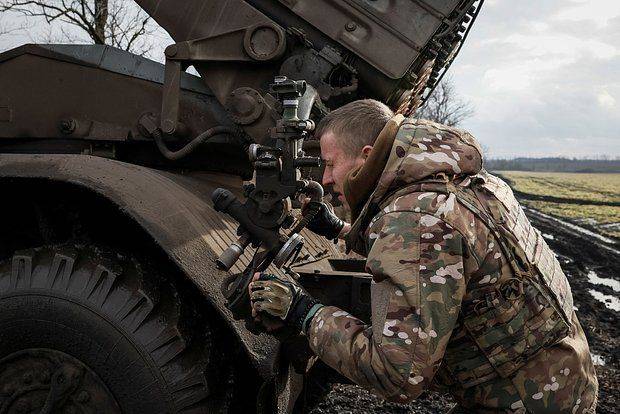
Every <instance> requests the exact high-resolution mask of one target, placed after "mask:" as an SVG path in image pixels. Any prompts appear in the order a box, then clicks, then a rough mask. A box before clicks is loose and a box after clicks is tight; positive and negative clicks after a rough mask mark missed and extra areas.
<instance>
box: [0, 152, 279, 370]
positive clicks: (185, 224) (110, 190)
mask: <svg viewBox="0 0 620 414" xmlns="http://www.w3.org/2000/svg"><path fill="white" fill-rule="evenodd" d="M4 178H32V179H46V180H51V181H54V182H64V183H70V184H72V185H75V186H79V187H83V188H85V189H88V190H90V191H93V192H96V193H97V194H99V195H100V196H103V197H105V198H106V199H107V200H109V201H111V202H112V203H114V204H115V205H116V206H117V207H118V208H119V210H120V211H121V212H122V213H124V214H126V215H127V216H129V217H130V218H131V219H132V220H134V221H135V222H136V223H138V224H139V225H140V227H141V228H142V229H143V230H144V231H145V232H147V233H148V234H149V235H150V237H151V238H152V239H153V240H154V242H155V243H156V244H157V245H158V246H159V247H160V248H161V249H162V250H163V251H165V253H166V254H167V255H168V257H169V258H170V259H171V260H172V261H173V262H174V263H175V264H176V266H178V268H179V269H180V270H181V271H182V272H183V273H184V274H185V275H186V276H187V277H188V278H189V279H190V280H191V281H192V282H193V283H194V284H195V285H196V286H197V287H198V289H200V291H201V292H202V294H203V295H204V297H205V298H206V299H207V300H208V301H209V302H210V303H211V305H212V306H213V308H215V309H216V310H217V312H219V314H220V315H221V317H222V319H223V320H224V321H226V323H227V324H228V325H229V326H230V328H231V329H232V331H233V332H234V334H235V335H236V337H238V338H239V341H240V343H241V344H242V345H243V347H244V348H245V351H246V352H247V354H248V356H249V358H250V360H251V362H252V364H253V365H254V367H255V368H256V369H257V371H258V373H259V375H261V376H262V377H263V378H270V377H272V376H273V375H274V374H275V372H276V367H275V361H276V358H277V355H278V351H279V343H278V341H277V340H275V339H274V338H273V337H272V336H270V335H267V334H260V335H254V334H251V333H250V332H249V331H247V329H246V328H245V326H244V323H243V322H242V321H241V322H240V321H236V320H234V319H233V318H232V315H231V313H230V311H229V310H228V309H227V308H226V306H225V299H224V297H223V295H222V293H221V291H220V285H221V281H222V280H223V279H224V278H225V277H226V276H227V275H228V272H225V271H221V270H219V269H218V268H217V267H216V265H215V263H214V259H215V258H216V257H217V256H218V255H219V254H220V253H221V252H222V251H223V250H224V249H225V248H227V247H228V246H230V244H231V243H232V242H233V241H235V240H236V238H237V237H236V225H235V224H234V223H233V222H232V220H231V219H229V218H228V217H227V216H226V215H224V214H221V213H218V212H215V211H214V210H213V207H212V205H211V197H210V195H211V192H212V191H213V190H214V189H215V188H217V187H226V188H228V189H230V190H231V191H236V192H238V191H239V190H240V188H241V184H242V182H241V179H240V178H238V177H234V176H231V175H224V174H213V173H210V174H196V175H193V176H187V175H181V174H175V173H170V172H164V171H159V170H155V169H152V168H147V167H142V166H138V165H134V164H129V163H124V162H120V161H115V160H111V159H106V158H100V157H95V156H89V155H66V154H59V155H37V154H1V155H0V179H4ZM249 260H250V258H249V257H248V255H247V254H246V255H244V256H243V257H242V258H241V259H240V260H239V262H240V263H238V264H237V265H236V266H235V267H234V268H233V269H231V272H239V271H241V270H242V269H243V267H245V265H246V264H247V263H248V261H249Z"/></svg>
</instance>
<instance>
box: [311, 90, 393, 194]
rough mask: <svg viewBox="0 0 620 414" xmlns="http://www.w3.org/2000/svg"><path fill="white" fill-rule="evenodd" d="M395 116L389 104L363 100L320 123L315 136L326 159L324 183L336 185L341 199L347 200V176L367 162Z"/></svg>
mask: <svg viewBox="0 0 620 414" xmlns="http://www.w3.org/2000/svg"><path fill="white" fill-rule="evenodd" d="M393 116H394V113H393V112H392V111H391V110H390V108H388V107H387V106H386V105H385V104H383V103H381V102H379V101H375V100H374V99H363V100H359V101H354V102H351V103H348V104H346V105H344V106H342V107H340V108H338V109H336V110H334V111H332V112H330V113H329V114H328V115H327V116H326V117H325V118H323V119H322V120H321V122H319V124H318V125H317V128H316V132H315V136H316V137H317V138H319V139H320V142H321V157H322V158H323V160H324V162H325V172H324V173H323V185H332V186H333V189H334V193H336V195H337V196H338V199H339V200H340V201H342V202H345V203H346V200H345V199H344V195H343V189H342V186H343V183H344V180H345V179H346V177H347V175H348V174H349V172H351V171H352V170H354V169H356V168H358V167H359V166H360V165H362V164H363V163H364V162H365V161H366V158H368V155H369V154H370V151H372V146H373V144H374V143H375V140H376V139H377V136H378V135H379V133H380V132H381V130H382V129H383V127H385V124H386V123H387V122H388V121H389V120H390V119H391V118H392V117H393Z"/></svg>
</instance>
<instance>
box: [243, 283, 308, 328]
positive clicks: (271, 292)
mask: <svg viewBox="0 0 620 414" xmlns="http://www.w3.org/2000/svg"><path fill="white" fill-rule="evenodd" d="M248 288H249V289H250V301H251V304H252V315H253V316H254V317H255V319H256V318H260V319H257V320H260V322H261V323H262V324H263V326H265V328H266V329H267V330H268V331H270V332H273V331H275V330H277V329H278V328H277V327H276V325H277V324H274V321H273V319H275V320H276V321H279V322H280V323H281V324H282V325H283V327H286V328H288V329H287V331H288V332H287V333H288V335H298V334H299V333H301V332H302V329H303V328H304V322H307V321H306V317H307V316H308V313H309V312H310V311H311V310H312V309H313V308H314V307H315V305H318V302H317V301H316V300H315V299H314V298H312V296H310V295H309V294H308V292H306V291H305V290H304V289H303V288H302V287H301V286H300V285H299V284H297V283H296V282H294V281H291V280H287V279H283V278H279V277H277V276H275V275H272V274H269V273H256V274H255V275H254V278H253V279H252V282H251V283H250V285H249V287H248ZM314 310H315V311H316V308H315V309H314Z"/></svg>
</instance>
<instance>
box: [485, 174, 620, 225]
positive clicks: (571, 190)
mask: <svg viewBox="0 0 620 414" xmlns="http://www.w3.org/2000/svg"><path fill="white" fill-rule="evenodd" d="M494 173H495V174H497V175H499V176H501V177H503V178H504V179H506V180H507V181H508V182H509V183H510V185H511V186H512V188H513V189H514V190H515V192H520V193H523V194H521V195H520V196H519V195H518V196H519V198H520V199H521V201H522V203H523V204H524V205H526V206H528V207H531V208H535V209H537V210H540V211H542V212H544V213H547V214H551V215H554V216H556V217H559V218H563V219H569V220H571V221H573V222H577V223H580V224H585V225H588V226H591V227H594V228H596V229H597V230H598V231H599V232H600V233H601V234H604V235H607V236H614V237H620V207H619V206H618V205H615V206H614V205H605V204H606V203H607V204H611V203H616V204H618V203H620V190H619V189H620V174H582V173H539V172H525V171H496V172H494ZM537 198H538V199H537ZM614 223H617V224H618V225H617V226H616V225H614Z"/></svg>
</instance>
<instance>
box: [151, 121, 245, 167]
mask: <svg viewBox="0 0 620 414" xmlns="http://www.w3.org/2000/svg"><path fill="white" fill-rule="evenodd" d="M236 133H237V131H236V130H235V129H234V128H231V127H227V126H216V127H213V128H209V129H207V130H206V131H204V132H202V133H201V134H199V135H198V136H197V137H196V138H194V139H193V140H191V141H190V142H189V143H188V144H187V145H185V146H184V147H183V148H181V149H180V150H178V151H170V149H168V146H166V143H165V142H164V139H163V136H162V133H161V130H160V129H159V128H157V129H155V130H154V131H153V132H152V134H151V135H153V138H154V139H155V143H156V144H157V148H159V152H161V155H163V156H164V157H166V158H167V159H169V160H171V161H176V160H180V159H181V158H184V157H186V156H188V155H189V154H191V153H192V152H194V151H195V150H196V148H198V146H200V145H201V144H202V143H204V142H205V141H207V140H208V139H211V138H213V137H215V136H216V135H221V134H236Z"/></svg>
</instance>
